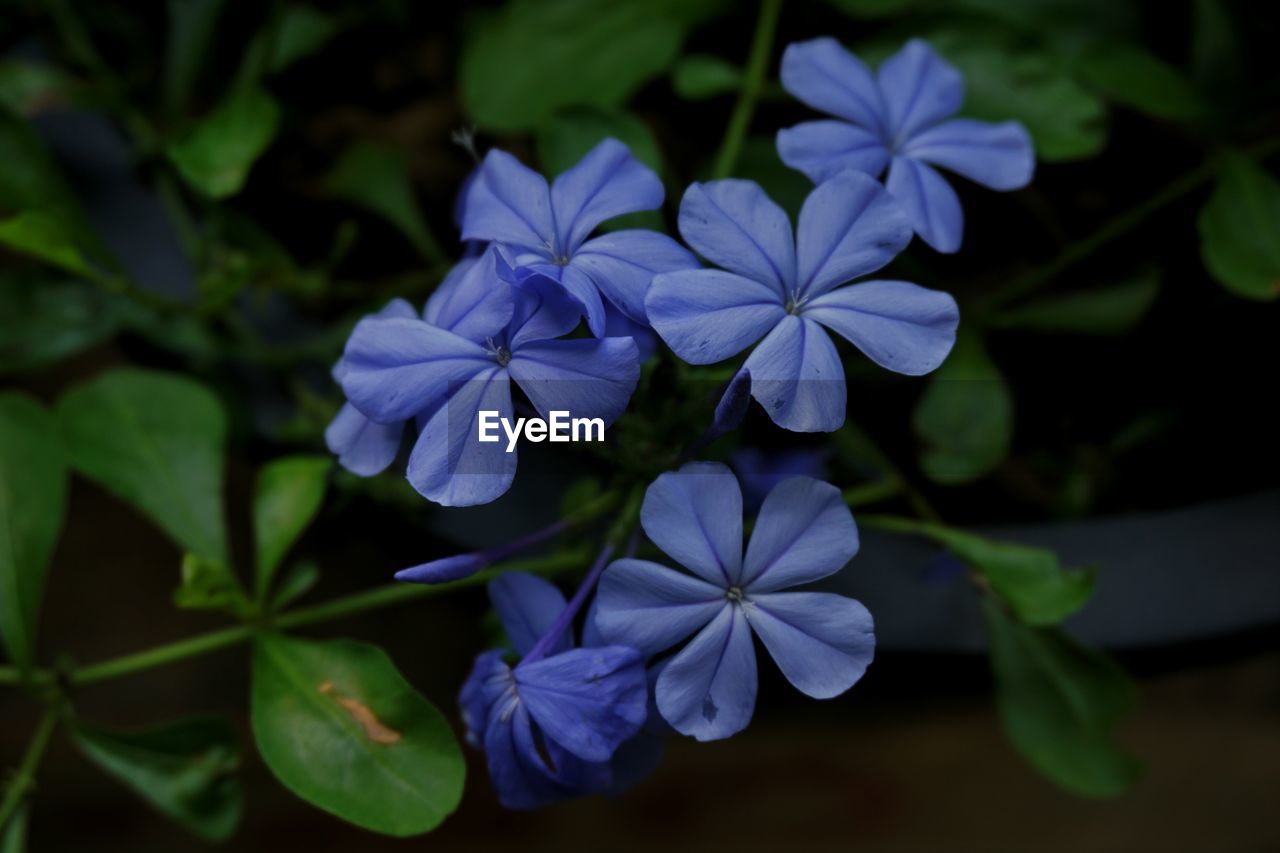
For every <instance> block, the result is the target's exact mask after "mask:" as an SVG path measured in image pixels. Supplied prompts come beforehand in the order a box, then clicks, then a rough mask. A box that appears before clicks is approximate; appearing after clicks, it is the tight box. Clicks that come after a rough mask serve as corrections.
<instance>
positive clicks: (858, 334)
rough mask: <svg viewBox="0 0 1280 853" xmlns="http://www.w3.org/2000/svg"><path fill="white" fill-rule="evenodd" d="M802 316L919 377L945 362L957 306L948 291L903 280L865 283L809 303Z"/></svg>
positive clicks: (882, 361) (898, 369)
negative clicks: (932, 288)
mask: <svg viewBox="0 0 1280 853" xmlns="http://www.w3.org/2000/svg"><path fill="white" fill-rule="evenodd" d="M803 315H804V316H805V317H807V318H808V319H810V320H814V321H817V322H819V323H821V324H822V325H824V326H826V327H827V328H828V329H831V330H832V331H833V332H835V333H836V334H838V335H840V336H841V337H842V338H844V339H845V340H847V341H848V342H849V343H851V344H853V345H854V346H856V347H857V348H858V349H860V350H862V351H863V352H864V353H865V354H866V355H867V357H868V358H870V359H871V360H872V361H874V362H875V363H876V364H878V365H880V366H881V367H884V368H887V369H889V370H893V371H895V372H897V373H904V374H906V375H908V376H921V375H923V374H925V373H928V372H929V371H931V370H933V369H934V368H935V367H937V366H938V365H940V364H942V362H943V361H945V360H946V358H947V354H948V353H950V352H951V347H952V346H953V345H954V344H955V341H956V328H957V327H958V326H959V324H960V309H959V307H958V306H957V305H956V301H955V299H953V298H952V296H951V294H949V293H945V292H943V291H941V290H930V289H928V288H925V287H921V286H919V285H918V284H911V283H910V282H906V281H863V282H859V283H857V284H851V285H849V286H848V287H842V288H840V289H839V290H834V291H832V292H831V293H828V294H825V295H823V296H820V297H818V298H817V299H814V300H813V301H811V302H809V303H808V304H807V305H806V306H805V308H804V312H803Z"/></svg>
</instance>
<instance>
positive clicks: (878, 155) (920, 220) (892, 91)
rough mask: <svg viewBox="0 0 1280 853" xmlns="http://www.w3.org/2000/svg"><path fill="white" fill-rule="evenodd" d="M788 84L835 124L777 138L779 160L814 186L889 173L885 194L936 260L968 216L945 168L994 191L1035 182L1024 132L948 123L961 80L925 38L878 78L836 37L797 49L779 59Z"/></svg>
mask: <svg viewBox="0 0 1280 853" xmlns="http://www.w3.org/2000/svg"><path fill="white" fill-rule="evenodd" d="M782 85H783V87H784V88H786V90H787V91H788V92H790V93H791V94H792V95H794V96H795V97H797V98H799V99H800V100H801V101H803V102H804V103H806V104H808V105H809V106H811V107H813V108H814V109H815V110H820V111H822V112H824V113H828V114H830V115H833V116H835V117H836V119H837V120H831V119H828V120H823V121H808V122H804V123H802V124H798V125H796V126H795V127H791V128H785V129H783V130H780V131H778V155H779V156H780V157H781V158H782V160H783V162H784V163H786V164H787V165H788V166H790V167H792V168H793V169H798V170H800V171H801V172H804V173H805V174H806V175H808V176H809V178H810V179H812V180H813V181H814V182H815V183H817V182H821V181H824V180H826V179H827V178H830V177H831V176H832V175H835V174H837V173H839V172H841V171H843V170H845V169H855V170H857V171H859V172H865V173H867V174H869V175H871V176H872V177H877V176H879V175H880V174H881V173H882V172H883V171H884V170H885V167H886V166H887V167H888V169H889V175H888V178H887V179H886V186H887V187H888V189H889V192H890V193H891V194H892V195H893V197H894V198H895V199H897V200H898V201H899V202H900V203H901V204H902V206H903V208H904V209H905V210H906V212H907V215H908V217H909V218H910V220H911V226H912V228H913V229H915V232H916V233H917V234H919V235H920V237H921V238H922V239H923V240H924V241H925V242H926V243H928V244H929V245H930V246H932V247H933V248H935V249H937V250H938V251H939V252H954V251H956V250H957V249H959V248H960V238H961V236H962V233H963V231H964V212H963V211H962V210H961V209H960V200H959V199H958V198H957V197H956V193H955V190H953V189H952V188H951V186H950V185H949V184H948V183H947V181H946V180H945V179H944V178H943V177H942V176H941V175H940V174H938V172H937V171H935V170H934V169H933V166H940V167H942V168H944V169H948V170H950V171H952V172H955V173H957V174H960V175H963V176H964V177H966V178H968V179H970V180H972V181H976V182H977V183H979V184H982V185H983V186H985V187H989V188H990V189H993V190H1016V189H1018V188H1020V187H1024V186H1026V185H1027V184H1028V183H1030V181H1031V175H1032V172H1033V171H1034V170H1035V154H1034V151H1033V150H1032V145H1031V137H1030V136H1029V135H1028V134H1027V131H1026V128H1024V127H1023V126H1022V125H1021V124H1019V123H1018V122H1016V121H1006V122H1002V123H999V124H992V123H988V122H982V121H976V120H974V119H967V118H951V116H953V115H954V114H955V113H956V112H957V111H958V110H959V109H960V105H961V104H962V103H963V101H964V78H963V77H962V76H961V75H960V72H959V71H957V70H956V69H955V68H954V67H953V66H951V65H950V64H949V63H947V62H946V61H945V60H943V59H942V58H941V57H940V56H938V54H937V53H936V52H934V50H933V48H931V47H930V46H929V45H928V44H927V43H925V42H923V41H921V40H920V39H912V40H911V41H909V42H907V44H906V46H904V47H903V48H902V50H900V51H899V52H898V53H896V54H894V55H893V56H891V57H889V58H888V59H886V60H885V61H884V62H883V63H881V65H880V68H879V69H878V72H877V73H876V74H875V75H873V74H872V73H871V70H870V69H869V68H867V66H866V65H865V64H864V63H863V62H862V60H860V59H858V58H857V57H856V56H854V55H853V54H851V53H849V52H848V51H846V50H845V49H844V48H843V47H841V46H840V43H839V42H837V41H836V40H835V39H833V38H819V39H813V40H812V41H805V42H798V43H796V44H792V45H790V46H788V47H787V50H786V52H785V53H784V54H783V57H782Z"/></svg>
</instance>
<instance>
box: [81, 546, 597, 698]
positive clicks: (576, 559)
mask: <svg viewBox="0 0 1280 853" xmlns="http://www.w3.org/2000/svg"><path fill="white" fill-rule="evenodd" d="M585 558H586V555H585V554H584V553H583V551H582V550H581V549H579V550H575V551H571V552H566V553H564V554H556V555H552V556H549V557H542V558H537V559H530V560H523V561H521V562H519V563H507V564H506V565H504V566H496V567H494V568H492V569H489V570H488V571H483V572H479V573H477V574H474V575H472V576H471V577H469V578H463V579H462V580H458V581H454V582H452V583H445V584H437V585H435V586H420V585H416V584H391V585H387V586H382V587H377V588H376V589H370V590H365V591H364V592H357V593H353V594H352V595H347V596H343V597H342V598H336V599H334V600H333V601H327V602H324V603H322V604H316V605H313V606H311V607H302V608H299V609H297V610H290V611H287V612H285V613H281V614H280V615H279V616H277V617H275V618H274V619H272V620H270V622H269V623H265V624H263V625H234V626H232V627H229V628H223V629H221V630H218V631H210V632H209V633H207V634H198V635H196V636H194V637H189V638H187V639H185V640H178V641H177V642H174V643H167V644H165V645H163V646H156V647H155V648H152V649H147V650H146V651H142V652H137V653H135V654H131V655H124V656H122V657H118V658H112V659H111V660H106V661H102V662H101V663H96V664H90V665H89V666H86V667H82V668H80V669H77V670H74V671H73V672H71V673H70V674H69V676H68V680H69V681H70V683H71V684H72V685H76V686H79V685H85V684H96V683H98V682H101V681H108V680H110V679H113V678H119V677H121V676H124V675H131V674H133V673H135V672H142V671H143V670H147V669H153V668H155V667H158V666H163V665H165V664H168V663H173V662H175V661H179V660H184V659H186V658H190V657H196V656H198V655H203V654H208V653H209V652H214V651H217V650H219V649H225V648H227V647H229V646H234V645H238V644H240V643H243V642H246V641H248V640H250V639H252V638H253V636H254V635H255V634H256V633H257V632H258V631H259V630H260V629H261V628H265V627H274V628H297V627H301V626H303V625H313V624H315V623H317V622H327V621H329V620H331V619H338V618H341V617H344V616H352V615H355V614H357V613H363V612H365V611H367V610H377V609H379V608H382V607H390V606H391V605H395V604H403V603H405V602H407V601H414V600H417V599H420V598H430V597H432V596H436V595H440V594H442V593H445V592H451V591H453V590H456V589H462V588H464V587H470V586H476V585H479V584H482V583H485V582H487V581H489V580H490V579H492V578H493V577H494V576H496V575H498V574H499V573H501V572H504V571H514V570H519V571H526V572H533V573H536V574H554V573H556V572H559V571H564V570H566V569H570V568H573V567H575V566H579V565H581V564H582V562H583V560H584V559H585Z"/></svg>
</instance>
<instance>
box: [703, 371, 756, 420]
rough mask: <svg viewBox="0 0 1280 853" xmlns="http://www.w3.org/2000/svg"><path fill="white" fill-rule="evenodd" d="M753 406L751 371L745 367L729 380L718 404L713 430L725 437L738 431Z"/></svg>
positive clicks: (713, 418)
mask: <svg viewBox="0 0 1280 853" xmlns="http://www.w3.org/2000/svg"><path fill="white" fill-rule="evenodd" d="M750 405H751V371H750V370H748V369H747V368H745V367H741V368H739V369H738V372H737V373H735V374H733V378H732V379H730V380H729V384H728V385H727V386H726V387H725V389H724V394H722V395H721V396H720V402H718V403H716V410H715V414H714V416H713V417H712V419H711V430H712V432H713V433H715V434H716V435H724V434H725V433H729V432H732V431H733V430H735V429H737V428H738V427H739V426H740V425H741V424H742V420H743V418H745V417H746V416H747V408H748V407H749V406H750Z"/></svg>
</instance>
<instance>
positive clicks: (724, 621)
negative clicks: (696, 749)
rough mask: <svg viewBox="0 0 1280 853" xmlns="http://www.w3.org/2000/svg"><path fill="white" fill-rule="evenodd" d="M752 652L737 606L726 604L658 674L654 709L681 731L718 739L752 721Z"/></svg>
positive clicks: (749, 633)
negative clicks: (660, 673)
mask: <svg viewBox="0 0 1280 853" xmlns="http://www.w3.org/2000/svg"><path fill="white" fill-rule="evenodd" d="M756 684H757V682H756V653H755V649H754V648H753V647H752V644H751V628H750V627H749V626H748V625H747V620H746V617H745V616H744V615H743V612H742V608H741V607H736V606H735V607H725V608H723V609H722V610H721V611H720V614H719V615H718V616H716V618H715V619H714V620H712V622H711V623H710V624H709V625H707V627H705V628H703V629H702V631H700V632H699V633H698V635H697V636H696V637H694V638H693V639H692V640H690V641H689V645H687V646H685V647H684V648H683V649H681V650H680V652H679V654H677V655H676V656H675V657H674V658H672V659H671V662H670V663H669V664H667V667H666V669H664V670H663V671H662V675H660V676H658V687H657V690H656V695H657V700H658V710H659V711H661V712H662V716H663V717H664V718H666V721H667V722H668V723H670V724H671V725H672V727H673V728H674V729H675V730H676V731H678V732H680V733H681V734H686V735H691V736H693V737H695V738H697V739H698V740H719V739H721V738H727V737H729V736H731V735H734V734H737V733H738V732H740V731H742V730H743V729H745V728H746V727H747V723H749V722H751V714H752V712H753V711H754V710H755V705H756Z"/></svg>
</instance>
